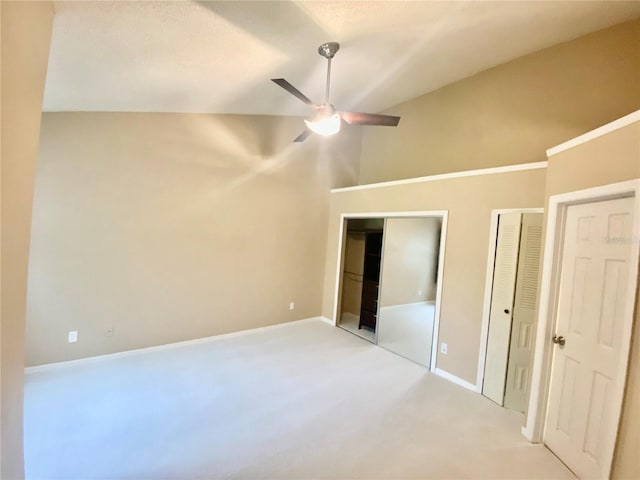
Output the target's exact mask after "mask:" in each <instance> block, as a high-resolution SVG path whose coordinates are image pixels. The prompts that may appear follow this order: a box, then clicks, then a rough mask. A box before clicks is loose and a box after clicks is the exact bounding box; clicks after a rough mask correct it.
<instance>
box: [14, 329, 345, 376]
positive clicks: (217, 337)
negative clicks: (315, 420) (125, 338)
mask: <svg viewBox="0 0 640 480" xmlns="http://www.w3.org/2000/svg"><path fill="white" fill-rule="evenodd" d="M318 321H322V322H326V323H329V324H330V325H333V322H332V321H331V320H329V319H328V318H326V317H309V318H303V319H301V320H294V321H291V322H284V323H276V324H275V325H267V326H266V327H257V328H250V329H248V330H239V331H237V332H229V333H222V334H220V335H213V336H211V337H203V338H195V339H193V340H184V341H182V342H174V343H167V344H164V345H156V346H153V347H144V348H136V349H134V350H125V351H123V352H115V353H107V354H105V355H96V356H94V357H85V358H78V359H76V360H67V361H64V362H55V363H45V364H44V365H36V366H34V367H26V368H25V369H24V372H25V375H27V374H30V373H36V372H43V371H47V370H55V369H58V368H64V367H70V366H73V365H87V364H91V363H96V362H101V361H104V360H108V359H112V358H121V357H129V356H134V355H142V354H145V353H150V352H157V351H160V350H171V349H173V348H180V347H185V346H188V345H198V344H200V343H208V342H215V341H217V340H222V339H226V338H231V337H239V336H242V335H250V334H252V333H256V332H260V331H263V330H272V329H277V328H282V327H286V326H288V325H291V324H292V323H303V322H318Z"/></svg>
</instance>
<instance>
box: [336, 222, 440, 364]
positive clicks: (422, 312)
mask: <svg viewBox="0 0 640 480" xmlns="http://www.w3.org/2000/svg"><path fill="white" fill-rule="evenodd" d="M442 224H443V217H442V216H424V217H387V218H367V219H354V218H350V219H347V220H346V222H345V227H346V234H345V238H344V244H343V262H342V265H343V268H342V276H341V296H340V299H341V301H340V308H339V318H338V325H339V326H340V327H342V328H344V329H345V330H348V331H350V332H351V333H354V334H355V335H358V336H360V337H362V338H364V339H366V340H368V341H370V342H372V343H376V344H378V345H379V346H381V347H383V348H385V349H387V350H390V351H392V352H394V353H397V354H398V355H401V356H403V357H405V358H407V359H409V360H412V361H414V362H416V363H419V364H420V365H424V366H426V367H429V366H430V363H431V352H432V343H433V334H434V321H435V312H436V302H437V295H438V288H437V287H438V281H439V278H438V274H439V269H438V265H439V259H440V257H441V255H442V251H441V250H442V249H441V241H440V237H441V235H442Z"/></svg>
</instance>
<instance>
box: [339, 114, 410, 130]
mask: <svg viewBox="0 0 640 480" xmlns="http://www.w3.org/2000/svg"><path fill="white" fill-rule="evenodd" d="M340 118H342V119H343V120H344V121H345V122H347V123H348V124H349V125H380V126H383V127H396V126H398V123H399V122H400V117H394V116H392V115H378V114H376V113H359V112H340Z"/></svg>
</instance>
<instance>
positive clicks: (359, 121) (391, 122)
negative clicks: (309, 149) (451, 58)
mask: <svg viewBox="0 0 640 480" xmlns="http://www.w3.org/2000/svg"><path fill="white" fill-rule="evenodd" d="M339 48H340V44H339V43H336V42H327V43H323V44H322V45H320V46H319V47H318V53H319V54H320V55H322V56H323V57H324V58H326V59H327V61H328V64H327V88H326V90H325V99H324V103H323V104H322V105H317V104H315V103H313V102H312V101H311V100H309V98H307V96H306V95H304V94H303V93H302V92H301V91H300V90H298V89H297V88H296V87H294V86H293V85H291V84H290V83H289V82H287V81H286V80H285V79H284V78H272V79H271V81H272V82H274V83H276V84H278V85H280V86H281V87H282V88H284V89H285V90H286V91H287V92H289V93H290V94H291V95H294V96H296V97H298V98H299V99H300V100H302V101H303V102H304V103H306V104H307V105H309V106H310V107H311V108H313V109H314V110H315V111H316V113H315V115H314V116H313V118H312V119H311V120H305V121H304V123H306V125H307V127H308V128H307V129H306V130H305V131H304V132H302V133H301V134H300V135H298V136H297V137H296V139H295V140H294V142H304V141H305V140H306V138H307V137H308V136H309V135H311V134H312V133H317V134H320V135H324V136H329V135H334V134H336V133H338V132H339V131H340V124H341V121H342V120H344V121H345V122H347V123H348V124H349V125H381V126H385V127H395V126H397V125H398V122H400V117H394V116H391V115H378V114H375V113H359V112H341V111H338V110H336V109H335V108H334V107H333V105H331V104H330V103H329V85H330V83H331V59H332V58H333V57H334V56H335V54H336V52H337V51H338V49H339Z"/></svg>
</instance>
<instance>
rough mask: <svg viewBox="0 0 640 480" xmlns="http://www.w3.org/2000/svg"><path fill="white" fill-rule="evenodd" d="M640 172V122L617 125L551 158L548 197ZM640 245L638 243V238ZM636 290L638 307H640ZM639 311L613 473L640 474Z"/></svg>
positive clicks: (629, 177) (624, 476)
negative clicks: (611, 130)
mask: <svg viewBox="0 0 640 480" xmlns="http://www.w3.org/2000/svg"><path fill="white" fill-rule="evenodd" d="M636 178H640V122H636V123H633V124H631V125H628V126H626V127H624V128H621V129H618V130H615V131H613V132H611V133H609V134H607V135H604V136H601V137H598V138H596V139H594V140H591V141H590V142H587V143H584V144H582V145H579V146H576V147H574V148H571V149H569V150H566V151H564V152H560V153H558V154H557V155H554V156H552V157H550V158H549V168H548V171H547V182H546V184H547V200H546V202H547V204H548V197H549V196H551V195H556V194H559V193H566V192H571V191H575V190H582V189H586V188H591V187H597V186H600V185H606V184H610V183H616V182H622V181H625V180H632V179H636ZM636 248H638V245H637V244H636ZM638 301H639V300H638V292H636V309H638ZM639 317H640V311H636V320H635V325H634V334H633V339H632V346H631V357H630V366H629V373H628V383H627V391H626V394H625V400H624V402H625V403H624V407H623V413H622V421H621V424H620V433H619V437H618V438H619V441H618V445H617V447H616V454H615V458H614V464H613V472H612V473H613V478H620V479H637V478H640V456H639V455H638V452H640V382H638V378H640V323H639V321H638V318H639Z"/></svg>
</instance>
